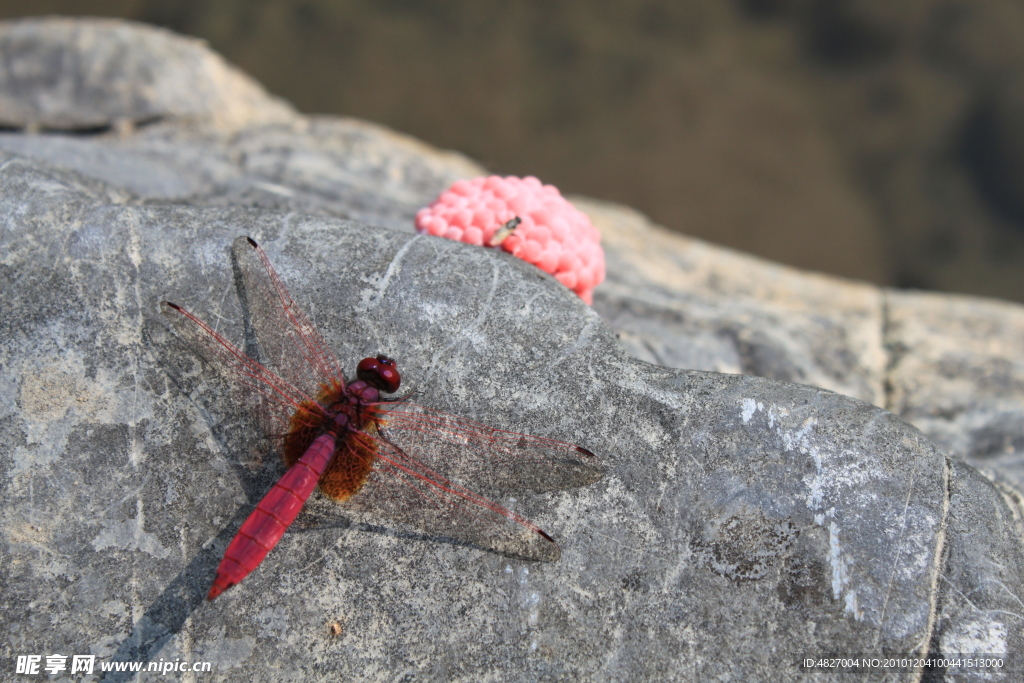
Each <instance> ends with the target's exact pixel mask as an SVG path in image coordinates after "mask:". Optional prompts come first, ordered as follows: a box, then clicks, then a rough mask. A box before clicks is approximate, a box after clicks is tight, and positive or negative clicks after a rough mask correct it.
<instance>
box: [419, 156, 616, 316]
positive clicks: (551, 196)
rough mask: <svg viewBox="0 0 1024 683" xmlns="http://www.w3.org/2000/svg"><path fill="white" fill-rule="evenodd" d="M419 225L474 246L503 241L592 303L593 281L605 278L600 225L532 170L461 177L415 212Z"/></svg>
mask: <svg viewBox="0 0 1024 683" xmlns="http://www.w3.org/2000/svg"><path fill="white" fill-rule="evenodd" d="M516 218H518V219H519V223H518V225H516V226H515V230H514V231H512V233H511V235H509V236H508V237H506V238H505V239H502V240H501V241H500V244H499V243H498V240H499V239H500V238H501V237H502V235H503V233H502V232H500V231H501V230H502V228H504V227H505V226H506V225H507V224H509V222H510V221H514V220H515V219H516ZM416 230H417V232H420V233H427V234H430V235H434V236H436V237H447V238H448V239H452V240H458V241H460V242H465V243H466V244H473V245H476V246H500V247H501V248H502V249H504V250H505V251H507V252H509V253H510V254H512V255H513V256H517V257H519V258H521V259H523V260H524V261H526V262H527V263H532V264H533V265H535V266H537V267H538V268H540V269H541V270H543V271H545V272H547V273H551V274H552V275H554V276H555V278H556V279H557V280H558V281H559V282H561V283H562V284H563V285H565V286H566V287H568V288H569V289H571V290H572V291H574V292H576V294H577V295H579V297H580V298H581V299H583V301H585V302H586V303H588V304H590V303H592V302H593V292H594V287H596V286H597V285H598V284H600V283H601V282H603V281H604V251H602V249H601V235H600V233H598V231H597V228H595V227H594V226H593V224H591V222H590V219H589V218H587V216H586V214H584V213H583V212H581V211H579V210H578V209H576V207H574V206H573V205H572V204H570V203H569V202H568V201H566V199H565V198H564V197H562V195H561V193H560V192H559V191H558V188H557V187H555V186H553V185H544V184H542V183H541V182H540V181H539V180H537V179H536V178H534V177H532V176H528V177H526V178H516V177H515V176H508V177H505V178H502V177H500V176H488V177H481V178H474V179H472V180H460V181H458V182H456V183H455V184H453V185H452V186H451V187H449V188H448V189H447V190H445V191H444V192H442V193H441V196H440V197H438V198H437V199H436V200H434V202H433V203H432V204H430V206H428V207H426V208H423V209H420V210H419V211H418V212H417V213H416ZM496 234H497V239H496Z"/></svg>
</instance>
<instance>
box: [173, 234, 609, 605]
mask: <svg viewBox="0 0 1024 683" xmlns="http://www.w3.org/2000/svg"><path fill="white" fill-rule="evenodd" d="M232 251H233V254H234V257H235V259H236V263H237V264H238V267H239V270H240V272H241V275H242V285H243V289H244V296H245V304H246V308H247V313H248V315H249V319H250V322H251V324H252V327H253V329H254V331H255V332H256V336H257V337H258V340H259V348H260V353H259V356H260V359H261V360H262V362H259V361H257V360H256V359H255V358H252V357H250V356H249V355H247V354H245V353H244V352H243V351H241V350H239V349H238V348H237V347H236V346H235V345H234V344H232V343H231V342H230V341H228V340H227V339H225V338H224V337H223V336H221V335H220V334H219V333H217V332H216V331H215V330H214V329H213V328H211V327H210V326H209V325H207V324H206V323H204V322H203V321H202V320H200V319H199V318H197V317H196V316H195V315H193V314H192V313H190V312H188V311H187V310H185V309H184V308H182V307H181V306H178V305H177V304H172V303H170V302H167V301H164V302H161V308H162V310H163V313H164V315H165V316H167V318H168V320H170V322H171V324H172V326H173V327H174V329H175V331H176V332H177V333H178V335H179V336H181V337H182V338H183V339H184V340H185V341H186V342H187V343H188V344H189V345H190V347H191V348H193V349H194V350H196V351H197V352H198V353H199V354H200V355H201V356H203V358H205V359H206V360H207V361H208V362H209V363H210V364H211V365H214V366H215V367H216V368H217V369H218V370H219V371H220V372H221V373H222V374H224V375H226V376H228V377H230V378H233V379H234V380H236V381H237V382H238V383H239V386H240V387H241V388H242V389H243V391H244V393H245V395H246V396H247V397H248V399H249V400H250V401H252V402H253V404H254V406H253V407H254V408H255V409H256V410H257V411H258V413H259V415H260V416H261V417H262V418H264V419H263V424H264V427H265V429H266V430H267V431H268V433H269V434H270V435H272V436H277V437H280V439H281V452H282V457H283V460H284V463H285V466H286V467H287V468H288V469H287V471H286V472H285V473H284V475H282V477H281V478H280V480H278V482H277V483H276V484H274V486H273V488H271V489H270V491H269V492H267V494H266V495H265V496H264V497H263V500H261V501H260V502H259V504H258V505H257V506H256V509H255V510H253V512H252V514H250V515H249V517H248V519H246V520H245V522H243V523H242V526H241V527H240V528H239V530H238V533H237V535H236V536H235V537H234V540H232V541H231V543H230V544H229V545H228V547H227V550H226V551H225V553H224V559H223V560H222V561H221V563H220V566H219V567H218V568H217V576H216V578H215V579H214V581H213V586H212V587H211V588H210V592H209V594H208V595H207V599H208V600H213V599H214V598H216V597H217V596H218V595H220V594H221V593H222V592H224V591H225V590H226V589H228V588H230V587H231V586H233V585H235V584H237V583H239V582H240V581H241V580H242V579H244V578H245V577H246V576H247V575H248V574H249V573H250V572H252V571H253V570H254V569H256V567H257V566H259V564H260V562H262V561H263V558H264V557H266V555H267V553H269V552H270V550H271V549H272V548H273V547H274V546H275V545H276V544H277V542H278V541H279V540H280V539H281V536H282V535H284V532H285V531H286V530H287V528H288V526H289V525H290V524H291V523H292V521H293V520H294V519H295V517H296V516H297V515H298V514H299V511H300V510H301V509H302V507H303V505H304V504H305V502H306V499H307V498H309V496H310V494H311V493H312V492H313V489H314V488H315V487H316V485H317V483H319V485H320V490H321V491H322V492H323V493H324V494H326V495H327V496H328V497H330V498H333V499H335V500H337V501H343V502H345V504H346V506H348V507H349V508H351V509H356V510H363V511H371V512H373V513H375V514H377V515H379V516H381V517H385V518H389V519H391V520H394V521H397V522H400V523H407V524H410V525H412V526H414V527H416V528H418V529H420V530H422V531H426V532H428V533H436V534H438V535H442V536H448V537H453V538H456V539H460V540H464V541H468V542H470V543H472V544H474V545H476V546H479V547H482V548H485V549H491V550H496V551H498V552H501V553H504V554H507V555H512V556H516V557H521V558H525V559H534V560H547V561H554V560H557V559H558V557H559V554H560V553H559V550H558V546H557V545H556V544H555V542H554V539H552V538H551V536H550V535H548V534H547V533H546V532H545V531H544V530H542V529H541V528H540V527H538V526H537V525H536V524H534V523H533V522H531V521H530V520H528V519H526V518H525V517H523V516H521V515H519V514H517V513H515V512H513V511H511V510H509V509H507V508H505V507H502V506H501V505H499V504H497V503H495V502H492V501H490V500H488V499H487V498H485V497H483V496H482V495H479V494H477V493H474V492H473V491H472V490H470V489H469V488H467V485H475V486H491V487H494V486H504V487H505V488H506V489H508V488H511V487H519V488H525V489H530V490H535V491H545V490H554V489H564V488H571V487H575V486H583V485H586V484H590V483H593V482H595V481H597V480H598V479H600V478H601V476H602V474H603V470H602V468H601V465H600V463H599V461H598V459H597V458H596V457H595V456H594V454H593V453H591V452H590V451H588V450H587V449H585V448H582V447H580V446H576V445H574V444H570V443H565V442H562V441H556V440H553V439H545V438H541V437H536V436H527V435H525V434H516V433H514V432H507V431H503V430H500V429H495V428H494V427H489V426H487V425H484V424H481V423H479V422H473V421H472V420H467V419H464V418H461V417H457V416H455V415H450V414H448V413H443V412H441V411H438V410H434V409H432V408H427V407H425V406H421V405H418V404H416V403H413V402H412V401H411V400H410V398H411V395H406V396H402V397H385V396H383V394H391V393H394V392H396V391H397V390H398V388H399V386H400V383H401V377H400V374H399V371H398V367H397V365H396V363H395V361H394V360H392V359H390V358H388V357H387V356H384V355H379V356H376V357H375V358H364V359H363V360H361V361H360V362H359V364H358V365H357V366H356V377H357V379H356V380H355V381H354V382H346V381H345V376H344V373H343V372H342V370H341V365H340V364H339V363H338V360H337V358H335V356H334V353H333V352H332V351H331V349H330V347H329V346H328V345H327V343H326V341H325V340H324V338H323V337H322V336H321V335H320V333H319V332H318V331H317V329H316V327H315V326H314V325H313V324H312V323H311V322H310V321H309V319H308V318H307V317H306V316H305V315H304V314H303V313H302V311H301V310H300V309H299V307H298V306H297V305H296V303H295V301H294V300H293V299H292V297H291V296H290V295H289V294H288V291H287V289H286V288H285V286H284V283H283V282H282V281H281V278H280V277H279V276H278V274H277V272H276V271H275V270H274V268H273V266H271V264H270V261H269V259H268V258H267V255H266V253H265V252H264V251H263V249H261V248H260V246H259V245H258V244H256V242H255V241H253V240H252V239H250V238H248V237H240V238H238V239H237V240H235V243H234V245H233V246H232ZM459 482H462V483H459Z"/></svg>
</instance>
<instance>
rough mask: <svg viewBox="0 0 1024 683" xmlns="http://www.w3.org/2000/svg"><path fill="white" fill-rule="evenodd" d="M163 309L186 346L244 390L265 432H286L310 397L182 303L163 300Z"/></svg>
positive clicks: (246, 401)
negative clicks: (294, 415)
mask: <svg viewBox="0 0 1024 683" xmlns="http://www.w3.org/2000/svg"><path fill="white" fill-rule="evenodd" d="M160 309H161V310H162V312H163V314H164V317H165V318H166V319H167V320H168V322H170V324H171V327H172V328H173V329H174V331H175V333H176V334H177V336H178V337H179V338H180V339H181V340H182V341H183V342H184V343H185V344H186V346H187V347H188V348H190V349H192V350H194V351H195V352H196V353H198V354H199V355H200V356H201V357H202V358H203V359H204V360H205V361H206V362H207V363H209V364H210V365H212V366H213V367H214V368H215V369H216V370H217V371H218V373H219V374H220V375H221V376H222V377H223V378H224V379H227V380H229V381H230V382H232V383H234V384H235V386H236V387H238V388H239V389H240V390H241V396H242V397H243V401H244V402H245V403H247V404H248V405H249V407H251V408H253V409H254V410H255V411H256V412H257V414H258V415H259V416H260V419H261V421H263V422H264V428H265V430H266V432H267V433H268V434H281V433H283V429H284V428H286V427H287V424H288V416H289V415H290V414H291V413H292V412H293V411H294V410H295V409H296V408H297V407H298V406H299V404H300V403H301V402H302V401H304V400H306V399H307V398H308V397H307V396H306V395H305V394H304V393H303V392H302V391H300V390H299V389H298V388H296V387H295V386H294V385H292V384H291V383H290V382H288V381H286V380H285V379H283V378H281V377H280V376H278V375H277V374H276V373H274V372H273V371H272V370H269V369H268V368H266V367H264V366H263V365H261V364H260V363H258V362H256V361H255V360H254V359H252V358H250V357H249V356H247V355H246V354H245V353H243V352H242V351H241V350H240V349H239V348H238V347H236V346H235V345H234V344H232V343H231V342H230V341H228V340H227V339H225V338H224V337H223V336H222V335H221V334H220V333H219V332H217V331H215V330H214V329H212V328H211V327H210V326H209V325H207V324H206V323H204V322H203V321H202V320H200V319H199V318H197V317H196V316H195V315H193V314H192V313H190V312H188V311H187V310H185V309H184V308H182V307H181V306H178V305H177V304H172V303H170V302H167V301H162V302H161V303H160Z"/></svg>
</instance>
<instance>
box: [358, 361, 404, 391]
mask: <svg viewBox="0 0 1024 683" xmlns="http://www.w3.org/2000/svg"><path fill="white" fill-rule="evenodd" d="M356 376H357V377H358V378H359V379H361V380H363V381H364V382H366V383H367V384H369V385H370V386H372V387H376V388H377V389H380V390H381V391H383V392H386V393H389V394H391V393H394V392H396V391H398V387H399V386H401V384H402V376H401V375H400V374H399V372H398V366H397V364H396V363H395V361H393V360H391V359H390V358H388V357H387V356H383V355H381V356H377V357H376V358H364V359H362V360H361V361H359V365H358V366H356Z"/></svg>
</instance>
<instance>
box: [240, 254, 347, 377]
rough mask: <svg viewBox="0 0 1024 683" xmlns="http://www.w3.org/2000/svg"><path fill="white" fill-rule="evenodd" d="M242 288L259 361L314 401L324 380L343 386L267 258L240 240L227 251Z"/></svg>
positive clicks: (327, 350) (331, 360)
mask: <svg viewBox="0 0 1024 683" xmlns="http://www.w3.org/2000/svg"><path fill="white" fill-rule="evenodd" d="M231 253H232V255H233V256H234V259H235V264H236V265H237V267H238V269H239V273H240V275H241V278H242V285H243V297H244V301H243V304H244V307H245V310H246V312H247V314H248V322H249V324H250V325H251V326H252V328H253V330H254V331H255V332H256V337H257V340H258V344H259V357H260V361H261V362H262V363H263V364H264V365H266V366H267V367H268V368H271V369H273V370H274V371H275V372H276V373H277V374H278V375H280V376H281V377H287V378H288V379H289V380H290V381H291V382H292V383H293V384H294V385H295V386H297V387H299V388H300V389H301V390H302V391H304V392H305V393H307V394H309V395H311V396H315V395H316V393H317V391H318V389H319V387H320V385H321V384H323V383H325V382H327V381H328V380H331V379H334V380H340V381H344V379H343V378H344V375H343V373H342V370H341V365H340V364H339V363H338V359H337V358H336V357H335V355H334V352H333V351H332V350H331V348H330V346H328V345H327V342H326V341H325V340H324V338H323V336H321V334H320V332H319V331H318V330H317V329H316V327H315V326H314V325H313V323H312V322H310V321H309V319H308V318H307V317H306V315H305V314H304V313H303V312H302V310H301V309H300V308H299V306H298V305H297V304H296V303H295V301H294V299H292V297H291V294H289V293H288V290H287V288H286V287H285V286H284V283H283V282H282V281H281V278H280V276H279V275H278V274H277V271H275V270H274V267H273V266H272V265H271V264H270V260H269V259H268V258H267V255H266V253H265V252H264V251H263V249H261V248H260V246H259V245H258V244H256V242H255V241H253V240H252V239H250V238H248V237H239V238H238V239H236V240H235V241H234V244H232V246H231Z"/></svg>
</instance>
